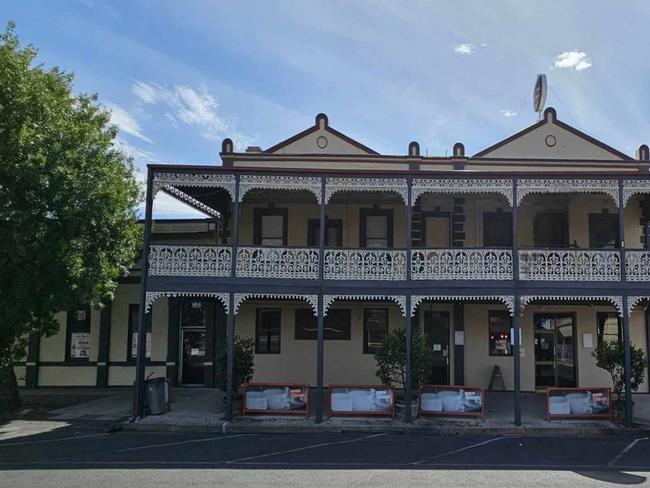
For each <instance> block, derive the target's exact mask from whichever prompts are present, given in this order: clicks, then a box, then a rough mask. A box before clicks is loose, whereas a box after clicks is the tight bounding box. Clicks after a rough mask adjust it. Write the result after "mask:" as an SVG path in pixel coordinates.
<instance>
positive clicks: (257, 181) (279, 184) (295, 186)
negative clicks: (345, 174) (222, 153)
mask: <svg viewBox="0 0 650 488" xmlns="http://www.w3.org/2000/svg"><path fill="white" fill-rule="evenodd" d="M251 190H297V191H299V190H306V191H309V192H311V193H313V194H314V196H315V197H316V201H317V202H318V203H319V204H320V201H321V179H320V178H319V177H318V176H266V175H242V176H240V178H239V201H240V202H243V201H244V197H245V196H246V193H248V192H249V191H251Z"/></svg>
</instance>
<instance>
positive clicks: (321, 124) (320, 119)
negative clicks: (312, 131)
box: [316, 112, 329, 129]
mask: <svg viewBox="0 0 650 488" xmlns="http://www.w3.org/2000/svg"><path fill="white" fill-rule="evenodd" d="M328 124H329V120H328V119H327V115H325V114H324V113H322V112H321V113H319V114H318V115H317V116H316V127H318V128H320V129H324V128H325V127H327V126H328Z"/></svg>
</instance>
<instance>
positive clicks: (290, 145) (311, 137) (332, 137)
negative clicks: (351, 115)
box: [264, 114, 378, 154]
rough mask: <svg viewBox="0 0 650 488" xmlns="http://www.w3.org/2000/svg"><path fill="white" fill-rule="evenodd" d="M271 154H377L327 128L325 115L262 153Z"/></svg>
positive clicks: (318, 116)
mask: <svg viewBox="0 0 650 488" xmlns="http://www.w3.org/2000/svg"><path fill="white" fill-rule="evenodd" d="M264 152H265V153H271V154H378V153H377V152H376V151H373V150H372V149H370V148H369V147H367V146H364V145H363V144H361V143H360V142H357V141H355V140H354V139H352V138H351V137H348V136H346V135H345V134H343V133H341V132H339V131H337V130H335V129H333V128H332V127H330V126H329V124H328V120H327V115H325V114H318V115H317V116H316V123H315V124H314V126H313V127H310V128H309V129H307V130H304V131H302V132H300V133H299V134H296V135H295V136H293V137H290V138H289V139H287V140H285V141H282V142H280V143H278V144H276V145H275V146H273V147H270V148H268V149H267V150H265V151H264Z"/></svg>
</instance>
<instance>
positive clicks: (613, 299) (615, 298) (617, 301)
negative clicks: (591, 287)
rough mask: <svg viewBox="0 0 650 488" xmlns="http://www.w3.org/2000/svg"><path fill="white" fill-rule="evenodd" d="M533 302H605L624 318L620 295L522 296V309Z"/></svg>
mask: <svg viewBox="0 0 650 488" xmlns="http://www.w3.org/2000/svg"><path fill="white" fill-rule="evenodd" d="M533 300H540V301H571V300H575V301H587V302H588V301H596V300H605V301H607V302H610V303H611V304H612V305H614V307H616V310H617V311H618V314H619V315H620V316H621V317H622V316H623V297H622V296H619V295H522V296H521V309H522V311H523V309H524V308H525V307H526V306H527V305H528V304H529V303H530V302H532V301H533Z"/></svg>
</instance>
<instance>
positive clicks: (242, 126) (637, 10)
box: [0, 0, 650, 218]
mask: <svg viewBox="0 0 650 488" xmlns="http://www.w3.org/2000/svg"><path fill="white" fill-rule="evenodd" d="M1 4H2V5H1V8H0V21H3V22H4V24H6V22H7V21H9V20H13V21H15V22H16V30H17V34H18V35H19V37H20V38H21V40H22V41H23V42H25V43H32V44H34V45H35V46H36V47H38V49H39V53H40V54H39V58H38V60H39V61H40V62H41V63H43V64H44V65H45V66H48V67H49V66H59V67H61V68H62V69H64V70H66V71H71V72H74V73H75V75H76V77H75V90H76V91H77V92H86V93H98V95H99V100H100V102H101V103H102V104H103V105H105V106H106V107H107V108H109V109H110V110H112V121H113V122H114V123H115V124H117V125H118V126H119V127H120V135H119V141H118V143H119V144H120V145H121V146H122V147H123V148H124V149H125V150H126V151H127V152H128V153H129V154H130V155H131V156H132V157H133V159H134V162H135V167H136V170H137V171H138V175H139V177H140V178H141V179H142V178H143V175H144V172H145V171H146V164H147V163H187V164H215V165H218V164H220V159H219V150H220V148H221V141H222V139H223V138H225V137H230V138H232V139H233V140H234V142H235V146H236V149H238V150H244V149H245V148H246V146H248V145H255V146H261V147H262V148H267V147H270V146H272V145H274V144H275V143H277V142H279V141H281V140H284V139H286V138H287V137H290V136H291V135H293V134H295V133H297V132H299V131H301V130H303V129H305V128H307V127H309V126H311V125H313V123H314V117H315V115H316V114H317V113H319V112H324V113H326V114H327V115H328V118H329V122H330V125H331V126H332V127H334V128H336V129H337V130H339V131H341V132H344V133H345V134H347V135H349V136H350V137H352V138H354V139H357V140H359V141H360V142H362V143H363V144H365V145H367V146H370V147H371V148H373V149H374V150H376V151H378V152H380V153H382V154H406V153H407V147H408V143H409V142H410V141H412V140H415V141H418V142H419V143H420V146H421V150H422V153H423V154H428V155H431V156H437V155H445V154H450V153H451V148H452V146H453V144H454V143H455V142H462V143H463V144H464V145H465V148H466V152H467V153H468V154H474V153H476V152H478V151H480V150H481V149H483V148H485V147H487V146H490V145H492V144H493V143H495V142H497V141H499V140H501V139H504V138H505V137H507V136H509V135H511V134H512V133H514V132H517V131H519V130H521V129H523V128H525V127H527V126H529V125H531V124H533V123H534V122H535V121H536V114H535V113H534V112H533V108H532V91H533V85H534V82H535V77H536V75H537V74H538V73H546V75H547V78H548V85H549V90H548V92H549V93H548V98H547V104H546V105H547V106H553V107H555V108H556V110H557V111H558V118H560V119H561V120H563V121H564V122H566V123H568V124H570V125H572V126H574V127H576V128H578V129H580V130H582V131H584V132H587V133H588V134H590V135H592V136H594V137H596V138H597V139H600V140H602V141H603V142H605V143H607V144H609V145H612V146H614V147H615V148H617V149H619V150H621V151H623V152H625V153H627V154H630V155H634V152H635V151H636V148H637V147H638V146H639V145H640V144H642V143H650V118H649V117H648V114H649V113H650V110H649V109H650V90H648V85H649V81H650V63H649V62H648V60H650V42H649V41H648V38H647V35H646V32H647V30H648V26H650V2H647V1H645V0H643V1H637V2H631V1H620V2H611V1H603V0H590V1H581V0H576V1H573V2H566V1H559V0H558V1H553V0H549V1H545V2H539V1H527V0H512V1H500V0H492V1H463V2H459V1H436V2H434V1H388V0H384V1H379V0H376V1H369V0H355V1H339V0H324V1H316V0H313V1H312V0H310V1H300V0H295V1H273V2H272V1H241V0H240V1H236V0H233V1H227V0H223V1H217V0H214V1H207V0H206V1H197V0H183V1H165V0H155V1H154V0H149V1H140V0H129V1H115V2H108V1H100V0H65V1H64V0H60V1H54V0H38V1H37V0H2V2H1ZM200 215H201V214H197V213H196V212H194V211H192V210H190V209H189V208H188V207H186V206H185V205H183V204H181V203H179V202H176V201H175V200H173V199H172V198H171V197H168V196H166V195H162V194H159V196H158V197H157V198H156V205H155V216H156V217H160V218H180V217H196V216H200Z"/></svg>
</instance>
